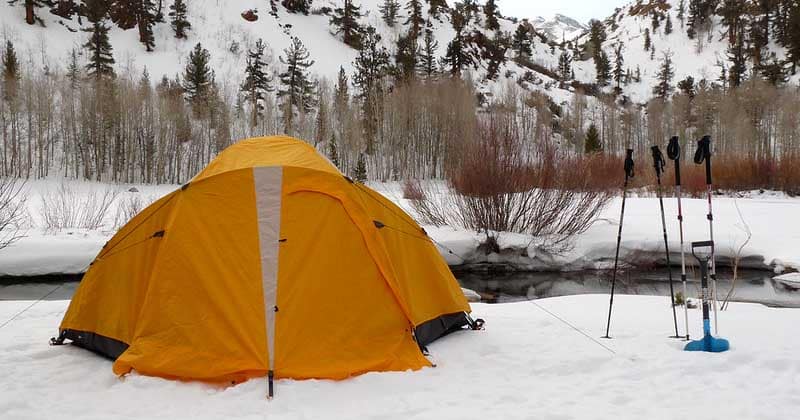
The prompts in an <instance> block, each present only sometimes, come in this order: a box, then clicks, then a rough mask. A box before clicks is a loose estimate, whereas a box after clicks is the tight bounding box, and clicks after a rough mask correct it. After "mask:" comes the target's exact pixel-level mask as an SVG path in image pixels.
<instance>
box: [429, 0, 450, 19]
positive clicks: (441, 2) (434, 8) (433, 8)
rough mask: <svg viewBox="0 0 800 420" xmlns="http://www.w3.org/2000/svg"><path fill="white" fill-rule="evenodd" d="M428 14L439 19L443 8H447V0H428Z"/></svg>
mask: <svg viewBox="0 0 800 420" xmlns="http://www.w3.org/2000/svg"><path fill="white" fill-rule="evenodd" d="M428 5H429V8H428V14H429V15H430V17H432V18H433V19H439V15H440V14H441V13H442V11H443V10H447V1H446V0H428Z"/></svg>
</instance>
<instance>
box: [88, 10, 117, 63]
mask: <svg viewBox="0 0 800 420" xmlns="http://www.w3.org/2000/svg"><path fill="white" fill-rule="evenodd" d="M84 6H85V7H86V13H87V14H86V17H87V19H89V22H91V23H92V26H90V27H88V28H86V29H84V30H83V31H85V32H88V33H89V39H88V40H87V41H86V43H85V44H83V47H84V48H86V49H87V50H89V62H88V63H87V64H86V73H87V74H88V75H89V76H94V77H95V78H96V79H100V78H104V77H114V67H113V66H114V56H113V49H112V48H111V43H110V42H109V40H108V30H109V28H108V26H106V23H105V19H106V15H107V13H108V9H107V8H106V4H105V3H104V1H103V0H89V1H85V2H84Z"/></svg>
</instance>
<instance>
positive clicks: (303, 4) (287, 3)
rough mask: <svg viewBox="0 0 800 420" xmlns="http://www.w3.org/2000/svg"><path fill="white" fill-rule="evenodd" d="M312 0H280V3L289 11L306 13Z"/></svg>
mask: <svg viewBox="0 0 800 420" xmlns="http://www.w3.org/2000/svg"><path fill="white" fill-rule="evenodd" d="M312 1H313V0H282V1H281V4H282V5H283V7H285V8H286V10H287V11H288V12H289V13H302V14H304V15H307V14H308V12H309V10H310V9H311V2H312Z"/></svg>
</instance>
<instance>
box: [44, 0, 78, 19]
mask: <svg viewBox="0 0 800 420" xmlns="http://www.w3.org/2000/svg"><path fill="white" fill-rule="evenodd" d="M50 13H52V14H54V15H56V16H60V17H62V18H64V19H72V15H75V14H79V13H80V8H79V7H78V5H77V3H75V0H58V1H57V2H56V5H55V7H53V8H52V9H50Z"/></svg>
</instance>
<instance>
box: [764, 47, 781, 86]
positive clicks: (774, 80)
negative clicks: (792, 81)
mask: <svg viewBox="0 0 800 420" xmlns="http://www.w3.org/2000/svg"><path fill="white" fill-rule="evenodd" d="M759 71H760V72H761V76H762V77H763V78H764V80H766V81H767V82H769V83H771V84H772V85H773V86H781V85H783V84H784V83H786V82H787V80H788V77H787V75H786V67H785V65H784V64H783V63H782V62H781V61H779V60H778V59H777V58H776V57H775V56H774V53H773V56H772V59H771V60H770V61H769V62H767V63H765V64H762V65H761V66H760V68H759Z"/></svg>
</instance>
